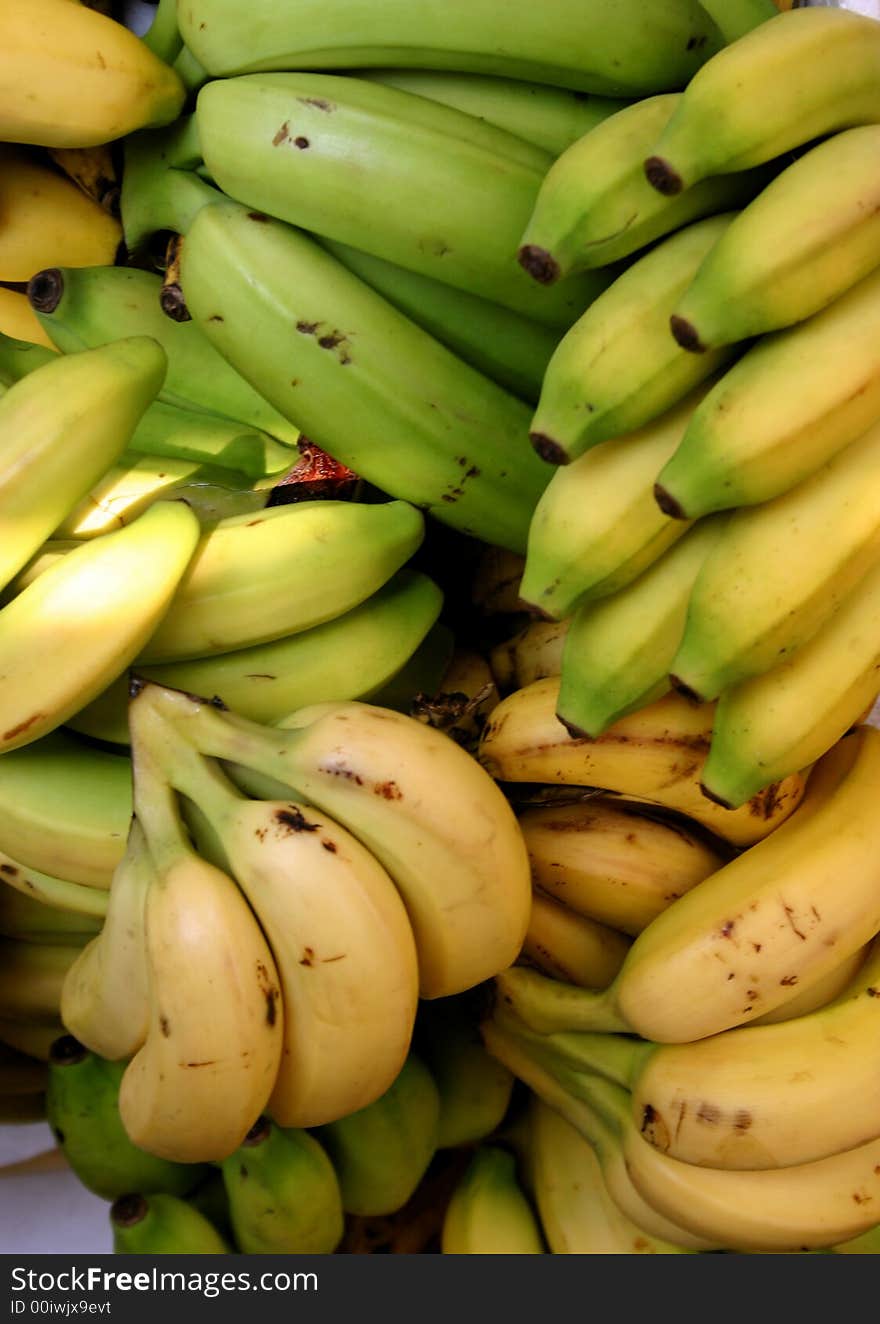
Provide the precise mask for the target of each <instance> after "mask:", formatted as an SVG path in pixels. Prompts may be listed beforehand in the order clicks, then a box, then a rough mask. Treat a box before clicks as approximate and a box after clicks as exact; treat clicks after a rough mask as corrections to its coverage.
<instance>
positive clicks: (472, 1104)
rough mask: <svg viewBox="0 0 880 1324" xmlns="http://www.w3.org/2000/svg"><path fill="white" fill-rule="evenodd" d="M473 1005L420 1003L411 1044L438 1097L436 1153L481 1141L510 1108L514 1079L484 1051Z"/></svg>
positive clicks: (456, 1000) (462, 998) (468, 1001)
mask: <svg viewBox="0 0 880 1324" xmlns="http://www.w3.org/2000/svg"><path fill="white" fill-rule="evenodd" d="M478 1003H479V994H478V993H474V994H473V995H470V994H468V993H465V994H459V995H458V996H457V997H451V998H435V999H434V1000H433V1001H424V1000H423V1001H422V1002H420V1003H419V1011H418V1019H417V1020H416V1031H415V1041H414V1042H415V1045H416V1051H417V1052H418V1055H419V1057H420V1058H421V1060H422V1061H424V1062H425V1063H426V1064H427V1066H428V1068H429V1070H430V1072H431V1077H432V1079H433V1080H434V1082H435V1084H436V1086H437V1090H438V1093H439V1098H440V1108H439V1116H438V1119H437V1147H438V1149H451V1148H461V1147H463V1146H467V1145H474V1144H477V1143H478V1142H479V1141H480V1140H485V1139H486V1138H487V1137H488V1136H491V1135H492V1134H493V1132H494V1131H496V1130H497V1129H498V1128H499V1127H500V1126H501V1125H502V1123H503V1121H504V1118H505V1116H506V1115H507V1111H508V1108H509V1107H510V1101H511V1095H512V1092H513V1076H512V1074H511V1073H510V1072H509V1071H508V1070H507V1068H506V1067H505V1066H503V1065H502V1063H501V1062H498V1061H497V1060H496V1059H495V1058H494V1057H490V1056H489V1054H488V1053H487V1052H486V1049H485V1048H484V1046H483V1041H482V1039H481V1038H480V1031H479V1015H478V1011H477V1006H478Z"/></svg>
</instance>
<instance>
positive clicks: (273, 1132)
mask: <svg viewBox="0 0 880 1324" xmlns="http://www.w3.org/2000/svg"><path fill="white" fill-rule="evenodd" d="M222 1172H223V1180H224V1182H225V1183H226V1193H227V1195H228V1197H229V1216H230V1220H231V1222H232V1226H233V1229H234V1230H235V1240H236V1243H237V1245H238V1247H239V1249H240V1250H241V1251H242V1252H243V1253H244V1254H245V1255H272V1254H276V1255H277V1254H287V1255H329V1254H330V1253H331V1252H332V1251H334V1250H335V1249H336V1247H337V1246H338V1245H339V1242H340V1241H341V1240H342V1232H343V1210H342V1194H341V1192H340V1189H339V1181H338V1180H337V1177H336V1172H335V1170H334V1168H333V1164H332V1163H331V1162H330V1158H329V1157H328V1155H327V1152H326V1150H325V1149H324V1148H323V1146H322V1145H321V1144H320V1142H319V1141H318V1140H316V1139H315V1137H314V1136H313V1135H311V1134H310V1133H309V1132H308V1131H303V1130H296V1129H290V1128H287V1129H283V1128H282V1127H280V1126H276V1125H275V1123H274V1122H271V1121H269V1119H268V1118H266V1117H261V1118H260V1119H259V1120H258V1121H257V1122H256V1123H255V1125H254V1126H253V1127H252V1128H251V1130H250V1131H249V1132H248V1134H247V1136H246V1137H245V1140H244V1142H243V1144H242V1145H241V1147H240V1148H239V1149H237V1150H236V1151H235V1152H234V1153H233V1154H230V1156H229V1157H228V1158H227V1159H225V1160H224V1161H223V1164H222Z"/></svg>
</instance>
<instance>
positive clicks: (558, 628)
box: [489, 620, 570, 694]
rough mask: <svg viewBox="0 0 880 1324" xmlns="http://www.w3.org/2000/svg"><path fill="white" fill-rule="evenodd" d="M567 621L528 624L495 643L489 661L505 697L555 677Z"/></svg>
mask: <svg viewBox="0 0 880 1324" xmlns="http://www.w3.org/2000/svg"><path fill="white" fill-rule="evenodd" d="M569 625H570V621H569V620H564V621H540V620H533V621H529V623H528V625H524V626H523V628H522V629H521V630H519V631H518V632H517V633H516V634H515V635H513V636H512V637H511V638H510V639H505V640H504V641H503V642H502V643H500V644H496V645H495V647H494V648H493V649H492V650H491V653H490V655H489V660H490V663H491V667H492V672H493V675H494V676H495V680H496V682H497V684H498V687H499V689H500V690H502V691H503V692H504V693H505V694H508V693H510V692H511V691H512V690H520V689H522V688H523V686H524V685H531V683H532V681H533V680H542V679H543V678H544V677H545V676H558V675H559V673H560V671H561V670H562V652H563V648H564V645H565V639H566V636H567V634H568V629H569Z"/></svg>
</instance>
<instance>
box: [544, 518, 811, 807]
mask: <svg viewBox="0 0 880 1324" xmlns="http://www.w3.org/2000/svg"><path fill="white" fill-rule="evenodd" d="M724 523H725V517H724V516H716V517H715V518H714V519H708V520H700V521H698V522H697V523H696V524H694V525H692V526H691V528H690V529H689V531H688V532H687V533H686V534H685V536H684V537H683V538H681V539H679V541H678V542H676V543H673V545H672V546H671V547H670V548H669V549H668V551H666V552H664V553H663V555H662V556H661V557H660V558H659V559H658V560H657V561H655V562H654V563H653V565H650V566H648V568H647V570H645V571H643V573H642V574H641V575H639V577H638V578H637V579H635V580H633V581H632V583H631V584H628V585H627V586H626V587H625V588H622V589H620V590H618V592H617V593H612V594H611V595H610V596H608V597H605V598H600V599H599V600H598V601H597V602H589V601H588V602H587V603H586V604H585V605H584V606H582V607H580V608H579V609H578V610H577V611H576V612H575V613H574V616H573V617H572V619H571V624H570V625H569V628H568V633H567V635H566V638H565V644H564V646H563V650H562V665H561V681H560V687H559V699H558V703H557V709H556V711H557V714H558V716H559V720H560V721H561V722H563V723H564V724H565V725H566V726H567V727H568V729H569V731H570V732H571V733H572V734H573V735H581V736H592V737H594V738H595V737H596V736H600V735H601V734H602V732H603V731H605V730H607V729H608V727H609V726H611V725H612V723H613V722H616V721H617V719H618V718H620V717H624V716H625V715H626V714H627V713H631V712H635V711H636V709H638V708H644V707H645V705H646V704H649V703H653V702H654V700H655V699H659V698H660V697H661V695H663V694H666V693H667V691H668V690H669V668H670V664H671V662H672V659H673V658H674V656H675V654H676V651H677V649H678V646H679V644H680V643H681V637H682V634H683V633H684V624H685V617H686V615H687V607H688V601H689V598H690V595H691V590H692V588H693V584H694V580H695V579H696V577H697V575H698V573H699V571H700V568H701V566H702V565H703V562H704V561H705V559H706V557H707V555H708V554H709V552H710V550H711V549H712V547H714V545H715V543H716V541H717V540H718V538H719V536H720V534H721V530H722V529H723V527H724ZM798 766H799V767H800V766H802V765H800V764H799V765H798ZM794 771H796V769H795V768H787V769H786V773H788V772H794ZM768 780H769V781H774V780H775V778H772V777H771V778H768ZM758 789H759V788H758V787H756V788H755V790H758ZM750 794H751V793H750ZM749 798H750V797H749V796H747V797H746V799H749Z"/></svg>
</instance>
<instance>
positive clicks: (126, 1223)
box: [110, 1192, 149, 1227]
mask: <svg viewBox="0 0 880 1324" xmlns="http://www.w3.org/2000/svg"><path fill="white" fill-rule="evenodd" d="M148 1213H149V1205H148V1204H147V1202H146V1200H145V1199H144V1197H143V1196H142V1195H137V1194H136V1193H135V1192H132V1193H131V1194H130V1195H120V1196H118V1197H117V1199H115V1200H114V1201H113V1203H112V1205H111V1206H110V1221H111V1222H112V1223H114V1224H115V1225H116V1227H134V1226H135V1224H136V1223H140V1222H141V1220H142V1219H144V1218H146V1216H147V1214H148Z"/></svg>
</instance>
